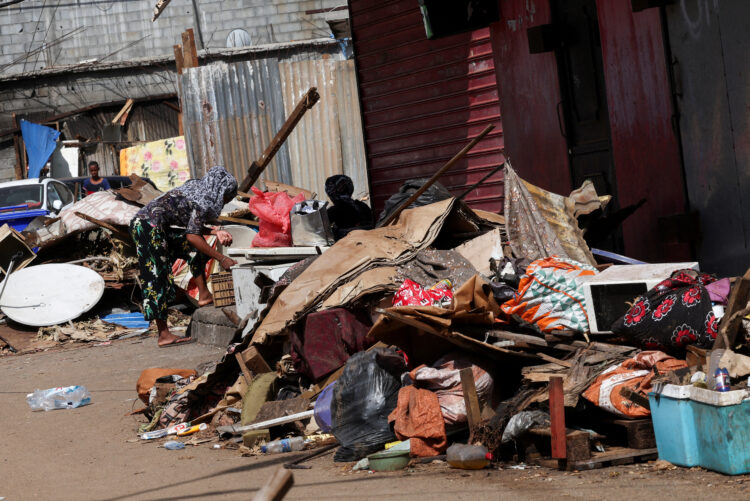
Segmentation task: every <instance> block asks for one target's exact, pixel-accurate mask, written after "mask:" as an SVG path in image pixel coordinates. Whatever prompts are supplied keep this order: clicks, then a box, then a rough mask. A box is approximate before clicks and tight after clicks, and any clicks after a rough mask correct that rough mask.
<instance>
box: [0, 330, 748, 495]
mask: <svg viewBox="0 0 750 501" xmlns="http://www.w3.org/2000/svg"><path fill="white" fill-rule="evenodd" d="M220 356H221V350H218V349H216V348H213V347H208V346H203V345H199V344H192V345H187V346H181V347H175V348H169V349H158V348H157V347H156V340H155V339H154V338H147V339H143V340H137V341H133V340H124V341H116V342H114V343H112V344H111V345H108V346H84V347H76V348H73V349H71V348H67V349H63V350H59V349H58V350H51V351H46V352H42V353H33V354H27V355H23V356H17V355H15V356H5V357H2V358H0V382H2V391H0V423H1V424H2V432H1V433H0V450H1V451H2V459H0V479H2V480H0V498H2V497H4V498H5V499H6V500H8V501H12V500H28V499H44V500H57V499H64V500H69V499H76V500H87V499H97V500H105V499H106V500H130V499H138V500H157V499H231V500H233V499H238V500H239V499H243V500H247V499H252V496H253V494H254V493H255V492H256V491H257V490H258V489H259V488H260V487H261V486H262V485H263V483H264V482H265V480H266V479H267V478H268V476H269V475H270V474H271V473H272V472H273V471H274V469H275V468H278V467H279V465H280V464H281V463H283V462H286V461H289V460H291V459H294V458H295V457H297V456H296V455H295V454H282V455H275V456H263V457H242V456H241V455H240V454H239V452H238V451H236V450H225V449H221V450H215V449H212V448H211V446H212V444H201V445H198V446H194V447H188V448H186V449H184V450H180V451H169V450H166V449H164V448H160V447H158V446H157V444H154V443H139V442H137V441H135V440H134V439H135V438H136V434H135V430H136V428H137V425H138V422H137V420H136V418H134V417H132V416H127V415H126V414H127V413H128V412H130V410H131V409H132V408H134V405H138V403H137V402H135V398H136V395H135V382H136V380H137V378H138V375H139V374H140V371H141V370H142V369H144V368H147V367H178V368H179V367H182V368H195V367H196V366H197V365H198V364H199V363H201V362H204V361H210V360H216V359H218V358H219V357H220ZM71 384H82V385H85V386H87V387H88V388H89V390H91V393H92V397H93V404H92V405H89V406H86V407H82V408H79V409H74V410H58V411H51V412H31V410H30V409H29V407H28V406H27V404H26V401H25V396H26V394H27V393H29V392H31V391H33V390H34V389H35V388H48V387H53V386H61V385H71ZM309 464H310V465H311V466H312V468H311V469H309V470H294V471H293V473H294V478H295V485H294V487H293V488H292V490H291V491H290V493H289V494H288V495H287V497H286V499H306V500H316V499H321V500H329V499H374V500H375V499H378V500H380V499H445V500H471V501H477V500H479V499H481V500H486V499H489V500H493V499H513V500H527V499H528V500H544V501H547V500H549V499H552V498H554V499H610V500H614V499H623V500H630V501H632V500H639V499H659V497H662V498H664V496H668V497H669V498H670V499H720V500H722V501H726V500H733V499H750V477H748V476H742V477H726V476H723V475H719V474H716V473H712V472H707V471H704V470H701V469H698V468H696V469H683V468H678V469H658V468H657V467H656V466H655V465H654V464H642V465H630V466H618V467H612V468H606V469H601V470H595V471H590V472H582V473H575V472H573V473H566V472H558V471H554V470H548V469H544V468H537V467H533V468H527V469H524V470H516V469H510V468H509V467H508V466H507V465H506V466H505V467H502V469H497V468H493V469H488V470H481V471H472V472H467V471H462V470H455V469H451V468H449V467H448V465H446V464H445V463H442V464H430V465H419V466H417V467H416V468H411V469H407V470H402V471H401V472H395V473H369V472H351V471H350V467H349V466H347V465H340V464H335V463H333V461H332V458H331V456H330V455H328V456H324V457H321V458H318V459H316V460H314V461H311V462H310V463H309Z"/></svg>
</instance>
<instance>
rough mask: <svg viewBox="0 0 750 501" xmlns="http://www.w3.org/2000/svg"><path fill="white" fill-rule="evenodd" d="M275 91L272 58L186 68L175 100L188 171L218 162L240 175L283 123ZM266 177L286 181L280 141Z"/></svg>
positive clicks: (278, 78) (278, 85)
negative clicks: (180, 115)
mask: <svg viewBox="0 0 750 501" xmlns="http://www.w3.org/2000/svg"><path fill="white" fill-rule="evenodd" d="M280 89H281V76H280V75H279V63H278V59H276V58H268V59H258V60H254V61H242V62H237V63H232V64H226V63H223V62H219V63H212V64H209V65H207V66H200V67H197V68H189V69H186V70H185V71H184V72H183V74H182V90H181V92H182V94H181V98H180V99H181V103H182V112H183V118H182V119H183V123H184V130H185V139H186V143H187V145H188V158H189V159H190V161H191V165H190V169H191V172H192V175H193V176H194V177H200V176H201V175H203V173H204V172H206V171H207V170H208V169H210V168H211V167H213V166H214V165H223V166H224V167H226V169H227V170H229V172H232V173H233V174H234V175H235V176H236V177H237V178H238V179H242V178H244V177H245V175H246V173H247V168H248V166H249V165H250V164H251V163H252V162H253V160H256V159H257V158H258V157H259V156H260V155H261V154H262V153H263V150H264V149H265V148H266V146H267V145H268V144H269V143H270V142H271V139H272V138H273V136H274V134H275V133H276V131H277V130H279V129H280V128H281V126H282V125H283V124H284V120H285V115H284V104H283V99H282V96H281V92H280ZM266 177H267V178H268V179H271V180H274V181H280V182H282V183H289V184H291V183H292V177H291V171H290V167H289V151H288V149H287V145H286V144H285V145H283V146H282V147H281V149H280V150H279V151H278V153H276V156H275V157H274V159H273V160H272V161H271V163H270V165H269V166H268V167H267V168H266V171H265V173H264V178H266Z"/></svg>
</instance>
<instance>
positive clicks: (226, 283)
mask: <svg viewBox="0 0 750 501" xmlns="http://www.w3.org/2000/svg"><path fill="white" fill-rule="evenodd" d="M211 284H212V285H213V288H214V306H218V307H224V306H232V305H233V304H234V282H233V281H232V273H231V272H229V271H223V272H221V273H213V274H212V275H211Z"/></svg>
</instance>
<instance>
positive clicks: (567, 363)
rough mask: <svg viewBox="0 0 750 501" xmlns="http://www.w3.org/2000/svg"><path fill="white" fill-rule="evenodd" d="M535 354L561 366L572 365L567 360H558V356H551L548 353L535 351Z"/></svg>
mask: <svg viewBox="0 0 750 501" xmlns="http://www.w3.org/2000/svg"><path fill="white" fill-rule="evenodd" d="M536 356H538V357H539V358H541V359H542V360H545V361H547V362H551V363H553V364H557V365H560V366H562V367H568V368H570V367H573V364H572V363H570V362H567V361H565V360H560V359H559V358H555V357H551V356H549V355H547V354H545V353H537V354H536Z"/></svg>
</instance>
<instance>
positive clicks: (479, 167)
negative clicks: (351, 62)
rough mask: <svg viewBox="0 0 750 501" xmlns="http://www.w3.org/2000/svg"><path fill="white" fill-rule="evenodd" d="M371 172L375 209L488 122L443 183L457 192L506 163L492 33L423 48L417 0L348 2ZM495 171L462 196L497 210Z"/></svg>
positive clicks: (426, 44) (464, 36) (499, 182)
mask: <svg viewBox="0 0 750 501" xmlns="http://www.w3.org/2000/svg"><path fill="white" fill-rule="evenodd" d="M349 5H350V16H351V17H350V21H351V26H352V33H353V38H354V51H355V58H356V62H357V76H358V80H359V93H360V102H361V105H362V114H363V125H364V129H365V143H366V150H367V163H368V172H369V175H370V188H371V194H372V198H373V205H374V207H375V209H376V211H379V210H380V209H382V207H383V203H384V202H385V200H386V199H387V198H388V197H389V196H390V195H391V194H392V193H394V192H396V191H397V190H398V188H399V186H400V185H401V184H402V183H403V181H405V180H407V179H412V178H417V177H430V176H431V175H432V174H433V173H435V171H437V170H438V169H439V168H440V167H441V166H442V165H443V164H444V163H445V162H447V161H448V160H449V159H450V158H451V157H452V156H453V155H454V154H455V153H457V152H458V151H459V150H461V148H463V146H464V145H465V144H466V143H468V141H469V140H470V138H473V137H475V136H476V135H477V134H478V133H479V132H480V131H481V130H482V129H484V128H485V127H486V126H487V125H488V124H494V125H495V126H496V128H495V130H494V131H493V132H492V133H491V134H490V135H489V136H487V137H486V138H485V139H484V140H482V141H481V142H480V143H479V144H478V145H477V146H476V147H475V148H474V149H473V150H472V151H471V152H470V153H469V154H468V155H467V156H466V157H465V158H464V159H463V160H462V161H461V162H459V163H458V164H457V165H456V166H455V167H454V168H453V169H451V170H450V171H449V172H448V173H447V174H446V176H444V177H443V178H442V179H441V182H442V183H443V184H444V185H445V186H446V187H447V188H448V189H449V190H451V191H452V192H453V193H454V194H459V193H460V192H462V191H463V190H464V189H465V188H466V187H468V186H470V185H471V184H472V183H474V182H476V181H478V180H479V179H480V178H482V177H483V176H484V175H486V174H487V172H489V171H490V170H491V169H492V167H493V166H496V165H499V164H501V163H502V162H503V160H504V158H503V156H502V148H503V135H502V130H503V128H502V124H501V121H500V107H499V103H498V101H499V100H498V91H497V83H496V80H495V68H494V62H493V55H492V45H491V44H490V36H489V29H481V30H477V31H475V32H471V33H463V34H459V35H454V36H450V37H446V38H441V39H436V40H427V38H426V36H425V28H424V24H423V22H422V16H421V14H420V11H419V5H418V2H417V1H416V0H391V1H385V2H383V1H377V0H351V1H350V4H349ZM502 199H503V186H502V173H501V172H500V173H498V174H496V175H494V176H493V177H492V178H490V180H489V181H487V182H485V183H484V184H483V185H482V187H481V188H479V189H477V190H474V191H473V192H472V193H471V194H469V195H468V196H467V201H468V202H469V204H470V205H472V206H473V207H476V208H481V209H485V210H492V211H499V210H501V209H502Z"/></svg>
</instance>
